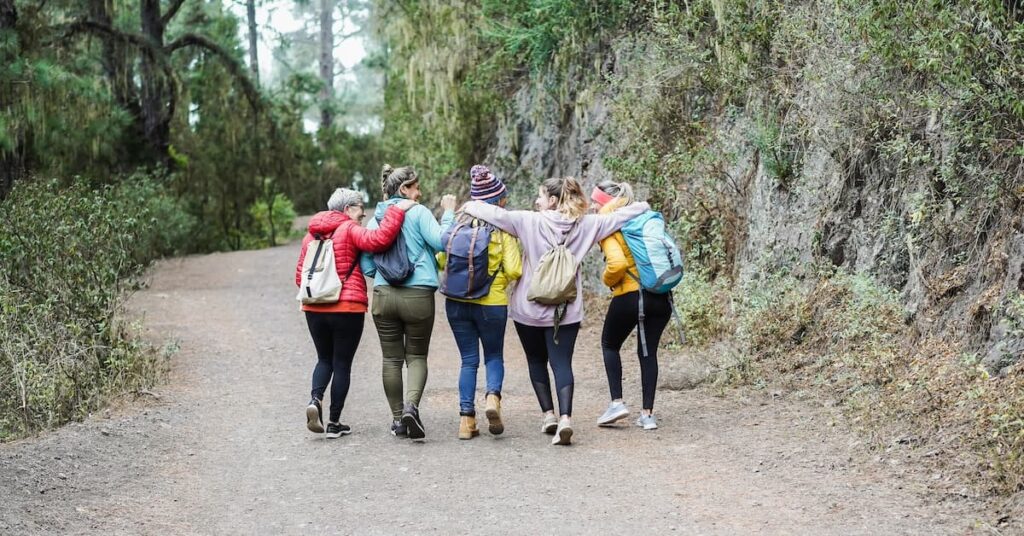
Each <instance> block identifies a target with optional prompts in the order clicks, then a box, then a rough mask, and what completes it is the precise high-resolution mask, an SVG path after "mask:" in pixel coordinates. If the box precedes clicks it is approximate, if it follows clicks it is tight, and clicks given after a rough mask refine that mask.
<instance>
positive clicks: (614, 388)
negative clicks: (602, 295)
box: [590, 181, 672, 430]
mask: <svg viewBox="0 0 1024 536" xmlns="http://www.w3.org/2000/svg"><path fill="white" fill-rule="evenodd" d="M590 199H591V200H592V201H593V202H594V205H595V206H596V208H598V209H599V210H598V212H599V213H600V214H610V213H613V212H615V211H617V210H619V209H621V208H622V207H624V206H627V205H630V204H632V203H633V188H632V187H631V186H630V185H629V184H627V183H624V182H613V181H605V182H602V183H600V184H598V185H597V188H595V189H594V191H593V193H592V194H591V196H590ZM601 251H603V252H604V258H605V262H606V265H605V269H604V276H603V279H604V284H605V285H608V287H609V288H611V290H612V301H611V304H609V305H608V314H606V315H605V317H604V330H603V331H602V332H601V352H602V353H603V354H604V370H605V373H607V375H608V390H609V391H610V393H611V398H612V401H611V403H610V404H609V405H608V409H607V410H605V412H604V414H603V415H601V417H600V418H598V419H597V424H598V425H599V426H607V425H610V424H612V423H614V422H616V421H618V420H620V419H624V418H626V417H627V416H628V415H629V408H627V407H626V403H625V402H623V400H622V356H621V355H620V351H621V350H622V343H624V342H626V337H629V334H630V333H632V332H633V328H636V327H637V324H638V323H639V318H640V293H641V292H643V298H644V299H643V304H644V334H645V336H646V340H647V345H648V351H647V355H646V356H645V355H644V352H643V349H642V347H641V343H640V338H639V337H637V350H636V353H637V357H638V358H639V359H640V385H641V391H642V394H643V405H642V406H641V410H640V417H639V418H638V419H637V420H636V425H637V426H639V427H641V428H643V429H644V430H654V429H655V428H657V427H658V421H657V420H656V419H655V418H654V413H653V412H654V392H655V389H656V388H657V386H658V342H659V341H661V335H662V333H664V331H665V328H666V327H667V326H668V322H669V320H671V318H672V302H671V301H670V299H671V294H655V293H653V292H647V291H646V290H642V289H641V288H640V282H639V281H638V280H637V279H638V278H639V277H640V276H639V274H640V272H639V271H637V268H636V261H635V260H633V254H632V253H631V252H630V251H629V246H628V245H627V244H626V239H625V238H624V237H623V236H622V233H621V232H617V233H615V234H613V235H612V236H609V237H608V238H605V239H604V240H602V241H601Z"/></svg>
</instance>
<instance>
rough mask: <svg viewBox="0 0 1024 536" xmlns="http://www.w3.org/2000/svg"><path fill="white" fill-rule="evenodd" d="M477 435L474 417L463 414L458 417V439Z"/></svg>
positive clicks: (471, 437)
mask: <svg viewBox="0 0 1024 536" xmlns="http://www.w3.org/2000/svg"><path fill="white" fill-rule="evenodd" d="M478 435H480V430H479V429H478V428H477V427H476V417H470V416H469V415H463V416H462V418H461V419H459V439H473V438H474V437H476V436H478Z"/></svg>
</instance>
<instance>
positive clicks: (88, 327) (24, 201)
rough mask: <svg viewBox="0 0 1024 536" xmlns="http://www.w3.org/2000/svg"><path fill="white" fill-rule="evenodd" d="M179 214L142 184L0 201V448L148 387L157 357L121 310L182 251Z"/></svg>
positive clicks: (28, 190) (152, 185)
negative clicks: (161, 264) (145, 272)
mask: <svg viewBox="0 0 1024 536" xmlns="http://www.w3.org/2000/svg"><path fill="white" fill-rule="evenodd" d="M184 214H185V212H184V210H183V209H182V207H181V206H180V204H179V203H178V202H176V201H175V200H173V199H172V198H171V197H168V196H167V194H166V193H165V191H164V190H163V188H162V187H160V186H159V185H158V184H157V183H156V182H155V181H153V180H151V179H149V178H146V177H144V176H135V177H132V178H129V179H126V180H125V181H124V182H122V183H121V184H118V185H116V186H105V187H101V188H99V189H93V188H92V187H90V186H89V185H88V184H87V183H86V182H85V181H81V180H79V181H75V182H74V183H72V184H71V185H69V186H62V185H61V183H60V182H58V181H25V182H22V183H19V184H18V185H17V186H16V188H15V189H14V191H13V192H12V193H11V195H10V196H9V197H8V198H7V199H5V200H4V201H3V202H2V203H0V221H3V222H4V225H3V227H0V274H2V276H0V331H2V332H3V333H4V336H3V338H2V339H0V439H2V438H11V437H18V436H20V435H24V434H26V433H31V432H33V431H36V430H41V429H45V428H48V427H52V426H56V425H59V424H61V423H64V422H67V421H68V420H72V419H77V418H81V417H83V416H84V415H86V414H87V413H88V412H89V411H92V410H93V409H95V408H96V407H98V406H99V405H100V404H101V403H102V402H103V400H104V399H105V398H106V397H107V396H109V395H111V394H113V393H117V392H122V391H126V390H131V389H137V388H140V387H143V386H147V385H149V384H151V383H152V382H153V381H155V379H156V376H157V375H158V373H159V371H160V370H161V359H160V357H159V356H157V355H156V353H154V352H153V351H151V349H149V348H147V347H145V346H144V345H142V344H140V343H139V342H138V341H137V339H136V338H135V337H134V336H132V335H131V334H130V333H129V330H130V326H128V325H126V324H125V323H124V322H123V320H121V318H120V316H119V313H120V312H121V305H122V302H123V299H124V297H125V295H126V291H127V290H128V289H129V288H130V286H131V284H132V280H133V278H134V277H135V276H137V275H138V274H140V273H141V271H142V269H143V268H144V267H145V266H146V264H148V263H149V262H150V261H151V260H153V259H155V258H157V257H159V256H162V255H166V254H170V253H174V252H178V251H182V250H183V249H185V247H186V244H187V243H186V240H187V239H188V237H189V235H190V234H191V232H192V228H193V225H194V223H193V220H191V219H190V218H189V217H188V216H185V215H184Z"/></svg>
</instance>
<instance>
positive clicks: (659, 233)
mask: <svg viewBox="0 0 1024 536" xmlns="http://www.w3.org/2000/svg"><path fill="white" fill-rule="evenodd" d="M622 236H623V237H624V238H625V239H626V246H628V247H629V252H630V253H632V254H633V260H635V261H636V268H637V271H638V272H639V274H635V275H634V274H630V277H633V278H634V279H636V280H637V281H639V283H640V286H641V287H643V288H644V290H646V291H648V292H653V293H655V294H665V293H667V292H670V291H671V290H672V289H673V288H675V287H676V285H678V284H679V282H680V281H682V280H683V257H682V255H680V253H679V248H678V247H677V246H676V243H675V241H674V240H672V237H671V236H670V235H669V234H668V232H667V231H666V230H665V219H664V217H662V215H661V213H660V212H655V211H653V210H648V211H647V212H644V213H643V214H641V215H639V216H637V217H635V218H633V219H632V220H629V222H628V223H626V225H625V226H624V227H623V228H622Z"/></svg>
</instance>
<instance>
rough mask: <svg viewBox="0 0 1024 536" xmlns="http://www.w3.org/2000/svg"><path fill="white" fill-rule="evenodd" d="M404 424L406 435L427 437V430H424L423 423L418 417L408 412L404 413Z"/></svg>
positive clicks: (411, 437) (413, 437)
mask: <svg viewBox="0 0 1024 536" xmlns="http://www.w3.org/2000/svg"><path fill="white" fill-rule="evenodd" d="M402 424H404V425H405V428H406V430H407V431H406V435H408V437H409V439H423V438H424V437H427V434H426V432H425V431H424V430H423V425H421V424H420V423H419V421H417V420H416V417H413V416H412V415H410V414H408V413H406V414H405V415H402Z"/></svg>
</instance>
